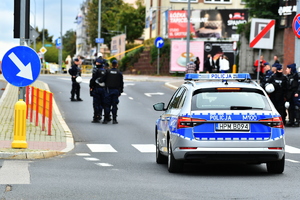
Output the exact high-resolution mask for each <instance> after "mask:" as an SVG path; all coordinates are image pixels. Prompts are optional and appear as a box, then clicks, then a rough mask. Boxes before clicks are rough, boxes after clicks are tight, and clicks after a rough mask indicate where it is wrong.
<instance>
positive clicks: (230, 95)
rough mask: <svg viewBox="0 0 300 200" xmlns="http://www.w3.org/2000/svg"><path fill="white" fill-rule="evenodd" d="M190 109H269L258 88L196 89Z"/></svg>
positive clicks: (264, 97)
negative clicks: (230, 89)
mask: <svg viewBox="0 0 300 200" xmlns="http://www.w3.org/2000/svg"><path fill="white" fill-rule="evenodd" d="M191 109H192V110H271V107H270V105H269V103H268V100H267V98H266V96H264V93H262V92H261V91H259V90H249V91H247V90H245V91H222V92H218V91H215V90H214V91H205V90H202V91H201V90H197V91H195V92H194V95H193V98H192V108H191Z"/></svg>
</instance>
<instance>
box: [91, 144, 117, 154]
mask: <svg viewBox="0 0 300 200" xmlns="http://www.w3.org/2000/svg"><path fill="white" fill-rule="evenodd" d="M87 146H88V147H89V148H90V150H91V151H92V152H117V151H116V150H115V149H114V148H113V147H112V146H111V145H110V144H87Z"/></svg>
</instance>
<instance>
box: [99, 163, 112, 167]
mask: <svg viewBox="0 0 300 200" xmlns="http://www.w3.org/2000/svg"><path fill="white" fill-rule="evenodd" d="M95 164H96V165H99V166H101V167H112V166H113V165H111V164H109V163H95Z"/></svg>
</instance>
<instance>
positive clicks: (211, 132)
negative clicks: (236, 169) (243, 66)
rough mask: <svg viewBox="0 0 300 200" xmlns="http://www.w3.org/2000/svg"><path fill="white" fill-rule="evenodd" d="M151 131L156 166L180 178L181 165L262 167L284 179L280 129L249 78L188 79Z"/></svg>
mask: <svg viewBox="0 0 300 200" xmlns="http://www.w3.org/2000/svg"><path fill="white" fill-rule="evenodd" d="M153 107H154V109H155V110H156V111H164V112H163V114H162V115H161V116H160V117H159V119H157V121H156V126H155V138H156V162H157V163H159V164H161V163H168V171H169V172H171V173H175V172H181V171H182V170H183V168H184V163H185V162H200V163H209V162H241V163H246V164H260V163H266V166H267V171H268V172H269V173H282V172H283V171H284V163H285V134H284V124H283V121H282V118H281V116H280V114H279V113H278V112H277V110H276V109H275V107H274V106H273V104H272V102H271V101H270V99H269V97H268V95H267V93H266V92H265V91H264V90H263V89H262V88H261V87H260V86H259V85H258V84H257V83H256V82H254V81H251V78H250V75H249V74H247V73H244V74H231V73H228V74H186V76H185V83H184V84H182V85H181V86H180V87H179V88H178V89H177V90H176V92H175V93H174V94H173V96H172V98H171V100H170V101H169V103H168V105H165V104H164V103H157V104H155V105H153Z"/></svg>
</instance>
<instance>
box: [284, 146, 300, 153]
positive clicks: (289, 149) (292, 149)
mask: <svg viewBox="0 0 300 200" xmlns="http://www.w3.org/2000/svg"><path fill="white" fill-rule="evenodd" d="M285 152H287V153H300V149H298V148H296V147H292V146H289V145H285Z"/></svg>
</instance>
